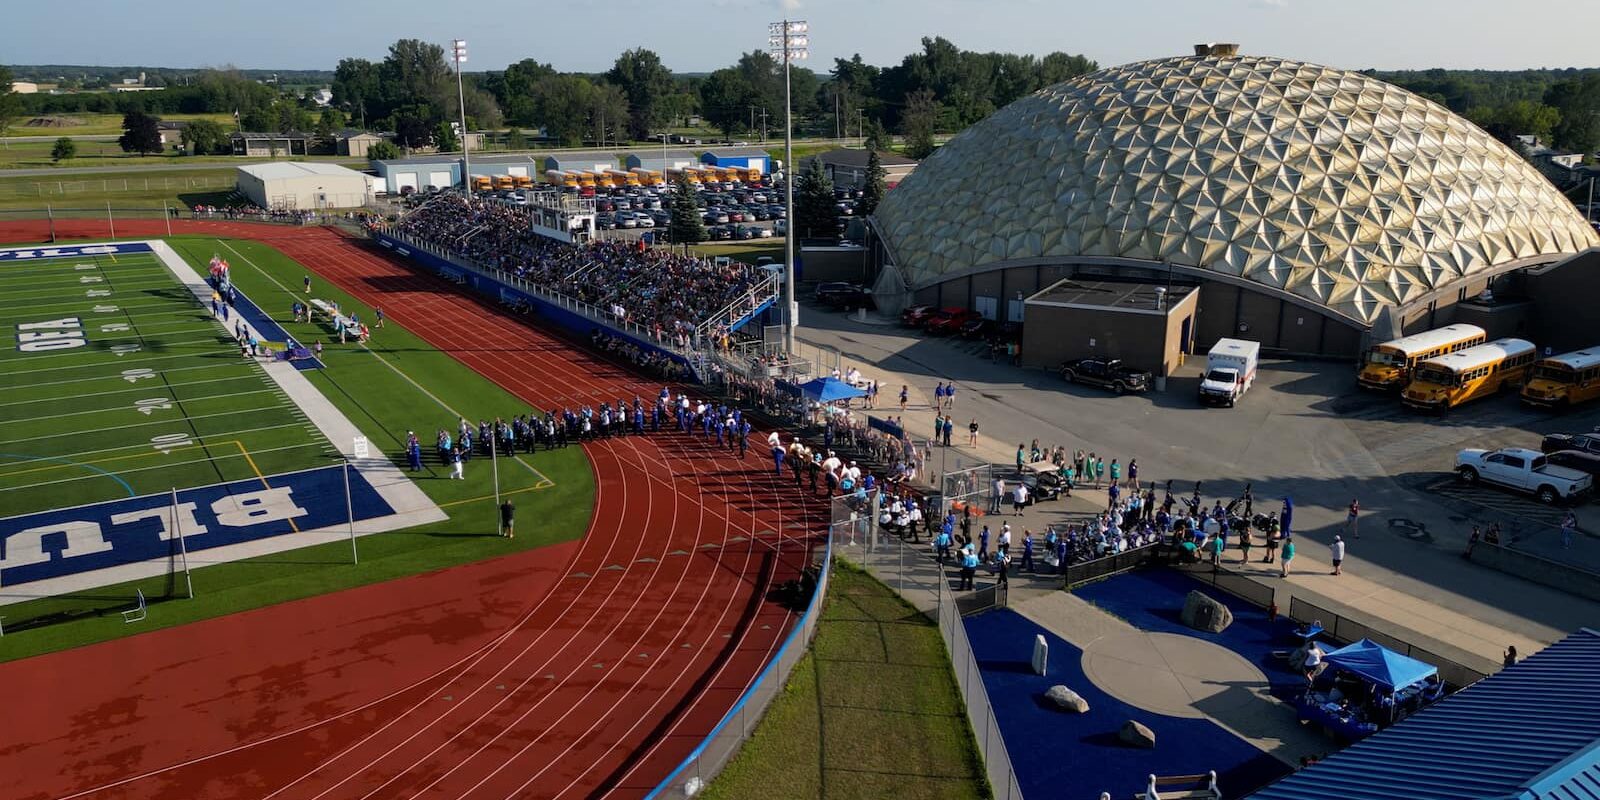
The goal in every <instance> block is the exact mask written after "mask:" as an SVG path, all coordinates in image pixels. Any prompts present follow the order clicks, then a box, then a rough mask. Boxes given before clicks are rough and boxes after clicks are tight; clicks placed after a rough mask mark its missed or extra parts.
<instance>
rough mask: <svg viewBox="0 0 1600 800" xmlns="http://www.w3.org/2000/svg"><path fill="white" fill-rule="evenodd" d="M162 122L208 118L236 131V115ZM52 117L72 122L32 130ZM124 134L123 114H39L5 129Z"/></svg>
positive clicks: (168, 117) (184, 117) (174, 118)
mask: <svg viewBox="0 0 1600 800" xmlns="http://www.w3.org/2000/svg"><path fill="white" fill-rule="evenodd" d="M157 116H159V117H161V119H162V121H164V122H165V121H170V122H187V121H190V120H196V119H209V120H211V121H212V122H215V123H217V124H218V125H221V126H222V127H224V128H227V129H230V130H231V129H232V128H233V115H232V114H227V113H222V114H158V115H157ZM46 117H53V118H59V119H63V120H66V121H68V122H71V123H76V124H69V125H63V126H60V127H44V126H39V127H33V126H30V125H28V124H27V123H28V120H30V119H40V118H46ZM120 133H122V115H121V114H40V115H36V116H27V115H24V116H21V117H18V118H17V119H16V120H15V121H13V122H12V123H11V127H9V128H7V129H6V135H7V136H47V137H49V138H51V139H54V138H56V137H58V136H95V135H104V134H120Z"/></svg>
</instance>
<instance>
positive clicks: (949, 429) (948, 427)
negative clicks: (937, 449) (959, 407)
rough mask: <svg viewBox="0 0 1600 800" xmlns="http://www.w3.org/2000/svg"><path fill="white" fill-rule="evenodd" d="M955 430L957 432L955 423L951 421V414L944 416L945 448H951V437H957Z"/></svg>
mask: <svg viewBox="0 0 1600 800" xmlns="http://www.w3.org/2000/svg"><path fill="white" fill-rule="evenodd" d="M955 430H956V423H955V421H954V420H952V419H950V415H949V414H946V415H944V446H945V447H949V446H950V437H951V436H953V435H955Z"/></svg>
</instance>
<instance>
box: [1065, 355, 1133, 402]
mask: <svg viewBox="0 0 1600 800" xmlns="http://www.w3.org/2000/svg"><path fill="white" fill-rule="evenodd" d="M1060 371H1061V378H1062V379H1063V380H1065V381H1066V382H1068V383H1087V384H1090V385H1092V386H1100V387H1103V388H1106V389H1110V390H1111V391H1113V392H1116V393H1117V394H1122V393H1124V392H1143V391H1148V390H1149V389H1150V383H1151V378H1152V376H1151V374H1150V373H1148V372H1146V371H1144V370H1142V369H1135V368H1133V367H1130V366H1127V365H1125V364H1123V363H1122V361H1121V359H1116V358H1079V359H1074V360H1072V361H1066V362H1062V364H1061V368H1060Z"/></svg>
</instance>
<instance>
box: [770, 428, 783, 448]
mask: <svg viewBox="0 0 1600 800" xmlns="http://www.w3.org/2000/svg"><path fill="white" fill-rule="evenodd" d="M782 445H783V437H781V436H779V435H778V432H777V431H773V432H772V433H769V434H767V446H768V447H780V446H782Z"/></svg>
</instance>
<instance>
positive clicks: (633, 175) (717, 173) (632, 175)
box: [544, 166, 761, 189]
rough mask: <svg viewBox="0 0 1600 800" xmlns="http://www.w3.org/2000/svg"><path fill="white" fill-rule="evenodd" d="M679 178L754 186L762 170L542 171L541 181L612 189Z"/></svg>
mask: <svg viewBox="0 0 1600 800" xmlns="http://www.w3.org/2000/svg"><path fill="white" fill-rule="evenodd" d="M680 177H682V178H684V179H686V180H688V182H689V185H690V186H701V185H704V184H709V183H734V182H738V183H753V182H756V181H759V180H761V170H760V169H758V168H755V167H748V168H746V167H713V166H699V167H681V168H674V169H669V170H667V174H666V175H665V176H663V175H662V174H661V170H658V169H645V168H643V167H634V168H633V169H627V170H622V169H608V170H559V169H551V170H545V173H544V182H545V183H548V184H550V185H551V186H559V187H562V188H565V189H615V188H621V187H625V186H660V185H662V184H664V183H677V182H678V179H679V178H680Z"/></svg>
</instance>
